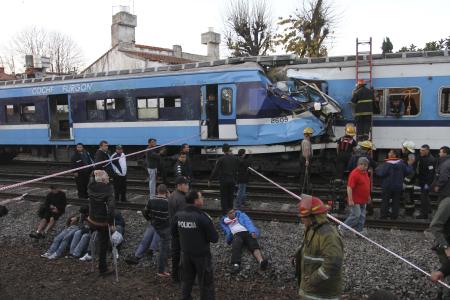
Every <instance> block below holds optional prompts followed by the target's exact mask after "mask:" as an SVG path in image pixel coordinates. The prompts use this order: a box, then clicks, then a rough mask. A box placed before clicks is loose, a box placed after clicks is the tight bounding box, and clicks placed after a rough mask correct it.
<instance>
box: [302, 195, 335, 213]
mask: <svg viewBox="0 0 450 300" xmlns="http://www.w3.org/2000/svg"><path fill="white" fill-rule="evenodd" d="M297 206H298V211H299V212H300V217H307V216H309V215H320V214H324V213H326V212H327V211H328V206H327V205H325V204H324V203H323V202H322V200H320V199H319V198H317V197H313V196H310V195H302V200H301V201H300V202H299V203H298V205H297Z"/></svg>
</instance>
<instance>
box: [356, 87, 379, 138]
mask: <svg viewBox="0 0 450 300" xmlns="http://www.w3.org/2000/svg"><path fill="white" fill-rule="evenodd" d="M373 100H374V93H373V90H372V89H368V88H367V87H366V82H365V81H364V79H359V80H358V84H357V86H356V89H355V90H354V91H353V95H352V99H351V102H352V103H353V104H354V105H355V113H354V116H355V121H356V130H357V140H358V141H362V140H365V139H370V132H371V127H372V114H373Z"/></svg>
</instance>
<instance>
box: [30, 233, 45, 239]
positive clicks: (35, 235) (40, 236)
mask: <svg viewBox="0 0 450 300" xmlns="http://www.w3.org/2000/svg"><path fill="white" fill-rule="evenodd" d="M30 237H31V238H34V239H43V238H45V235H43V234H42V233H40V232H32V233H30Z"/></svg>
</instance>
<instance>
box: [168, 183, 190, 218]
mask: <svg viewBox="0 0 450 300" xmlns="http://www.w3.org/2000/svg"><path fill="white" fill-rule="evenodd" d="M168 201H169V220H170V223H172V220H173V218H174V216H175V214H176V213H177V212H178V211H180V210H183V209H185V208H186V194H185V193H183V192H180V191H179V190H175V191H174V192H173V193H172V194H171V195H170V196H169V199H168Z"/></svg>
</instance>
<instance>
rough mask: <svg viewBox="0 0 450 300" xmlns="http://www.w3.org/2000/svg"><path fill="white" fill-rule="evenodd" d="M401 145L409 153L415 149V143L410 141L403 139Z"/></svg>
mask: <svg viewBox="0 0 450 300" xmlns="http://www.w3.org/2000/svg"><path fill="white" fill-rule="evenodd" d="M402 147H403V148H405V149H407V150H408V151H409V152H411V153H414V151H415V150H416V144H414V142H411V141H404V142H403V144H402Z"/></svg>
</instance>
